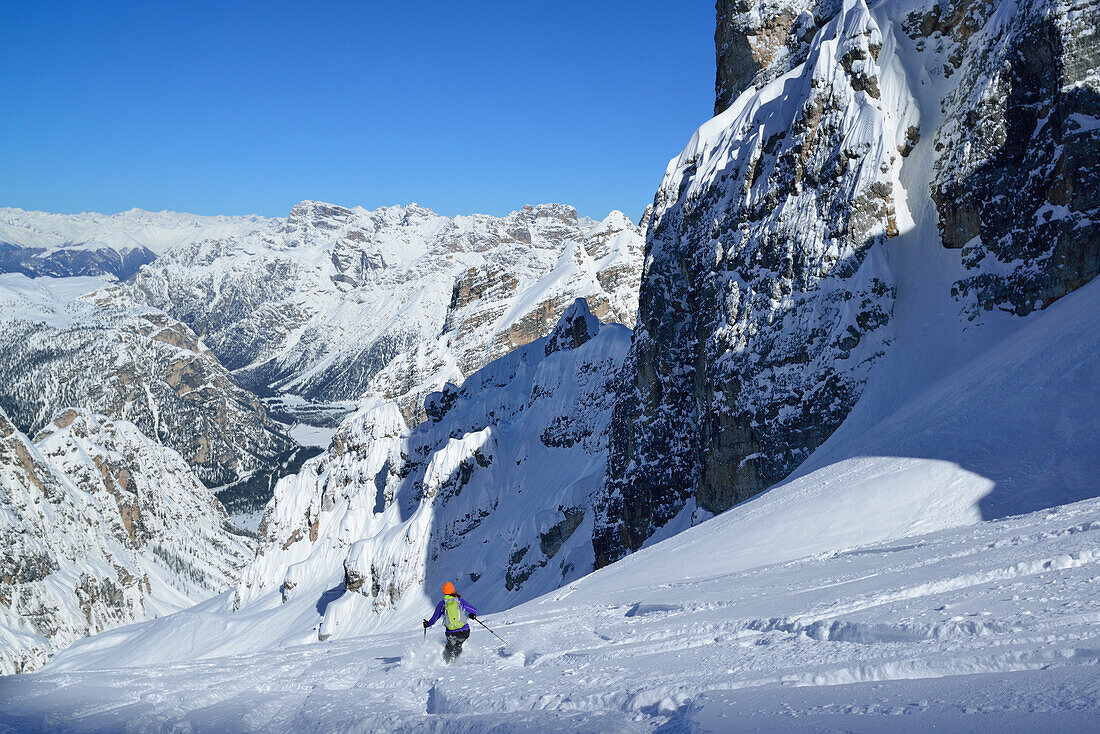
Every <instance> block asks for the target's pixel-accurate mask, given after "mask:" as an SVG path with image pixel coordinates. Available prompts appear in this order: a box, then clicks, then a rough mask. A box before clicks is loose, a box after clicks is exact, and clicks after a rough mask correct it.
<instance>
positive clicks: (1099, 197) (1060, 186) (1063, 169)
mask: <svg viewBox="0 0 1100 734" xmlns="http://www.w3.org/2000/svg"><path fill="white" fill-rule="evenodd" d="M1098 19H1100V1H1098V0H1074V1H1068V0H1067V1H1065V2H1063V1H1061V0H1050V1H1045V2H1040V1H1038V0H1036V1H1034V2H1019V3H1014V4H1013V7H1011V8H1008V7H1005V5H1004V4H1003V3H996V2H992V1H991V0H955V1H954V2H941V3H929V4H925V7H922V8H919V9H916V10H913V11H912V12H911V13H910V15H909V16H908V17H907V18H906V22H905V31H906V33H907V34H908V35H909V36H910V37H911V38H915V39H918V45H919V46H920V47H921V48H922V49H923V50H924V51H925V53H927V54H930V55H935V56H937V57H938V58H939V60H940V68H941V69H942V73H943V75H944V77H947V78H950V77H953V76H954V77H957V78H958V83H957V86H956V87H955V88H954V89H953V91H952V92H951V93H950V94H948V95H946V96H945V98H944V99H943V109H944V111H945V113H946V119H945V121H944V123H943V124H942V125H941V126H940V127H939V129H938V130H937V131H936V133H935V138H934V142H933V148H934V150H935V154H936V159H935V179H934V181H933V183H932V198H933V200H934V201H935V204H936V209H937V211H938V214H939V224H940V233H941V236H942V238H943V244H944V246H945V247H949V248H956V249H960V250H961V256H962V261H963V264H964V266H965V267H966V269H967V270H968V271H969V274H968V275H967V276H966V277H964V278H963V279H961V280H960V281H959V282H958V283H957V284H956V286H955V295H956V296H957V297H958V298H959V299H960V301H961V304H962V307H963V309H964V310H965V312H966V313H967V316H968V318H970V319H971V320H974V319H977V318H979V317H980V315H981V313H982V312H985V311H990V310H992V309H1000V310H1006V311H1010V312H1012V313H1015V314H1017V315H1020V316H1025V315H1027V314H1028V313H1030V312H1031V311H1034V310H1036V309H1041V308H1044V307H1046V306H1048V305H1050V304H1051V303H1052V302H1053V301H1055V300H1057V299H1058V298H1060V297H1061V296H1063V295H1065V294H1066V293H1069V292H1070V291H1073V290H1075V289H1077V288H1079V287H1081V286H1082V285H1084V284H1085V283H1087V282H1088V281H1090V280H1092V279H1093V278H1094V277H1096V275H1097V273H1098V272H1100V32H1098V31H1100V28H1098V26H1100V20H1098Z"/></svg>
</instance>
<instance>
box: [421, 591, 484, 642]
mask: <svg viewBox="0 0 1100 734" xmlns="http://www.w3.org/2000/svg"><path fill="white" fill-rule="evenodd" d="M448 602H450V604H451V606H452V608H451V609H447V606H448ZM459 610H461V611H463V612H465V613H466V614H473V615H476V614H477V610H476V609H474V607H473V605H471V604H469V603H468V602H467V601H466V600H465V599H463V598H462V597H461V596H450V595H447V596H444V597H443V601H441V602H439V604H437V605H436V607H435V614H433V615H432V618H431V619H429V620H428V626H429V627H431V626H432V625H433V624H435V621H436V620H437V619H439V618H440V617H443V616H444V612H446V613H447V614H446V616H445V617H444V619H443V624H444V626H445V627H446V628H447V634H451V633H457V632H469V631H470V624H469V622H467V621H466V620H464V619H462V615H461V614H460V613H459ZM458 622H462V625H461V626H455V627H452V626H451V625H452V624H453V623H454V624H457V623H458Z"/></svg>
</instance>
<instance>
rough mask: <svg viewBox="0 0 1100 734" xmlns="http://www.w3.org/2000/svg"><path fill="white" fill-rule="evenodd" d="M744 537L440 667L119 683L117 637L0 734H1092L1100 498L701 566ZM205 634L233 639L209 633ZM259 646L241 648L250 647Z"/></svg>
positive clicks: (421, 660) (688, 551)
mask: <svg viewBox="0 0 1100 734" xmlns="http://www.w3.org/2000/svg"><path fill="white" fill-rule="evenodd" d="M752 504H753V502H750V503H749V506H751V505H752ZM751 520H752V516H751V514H749V513H744V512H739V511H738V509H736V508H735V509H734V510H731V511H730V512H729V513H726V514H725V515H722V516H720V517H719V518H716V519H715V520H712V521H709V522H706V523H703V524H702V525H700V526H698V527H696V528H693V529H691V530H689V531H687V532H685V533H683V534H681V535H679V536H677V537H676V538H674V539H673V540H671V541H668V542H665V543H661V544H658V545H656V546H654V547H652V548H649V549H645V550H643V551H641V552H639V553H636V554H634V555H632V556H630V557H628V558H626V559H625V560H623V561H621V562H619V563H617V564H615V565H613V566H611V567H608V568H606V569H603V570H602V571H599V572H597V573H594V574H592V575H590V576H588V577H586V578H584V579H582V580H579V581H577V582H574V583H572V584H569V585H568V586H566V587H563V588H562V589H560V590H558V591H557V592H555V593H552V594H548V595H546V596H543V597H541V598H539V599H536V600H533V601H531V602H529V603H527V604H524V605H522V606H519V607H516V608H513V609H511V610H507V611H505V612H501V613H498V614H487V615H485V616H484V620H485V622H486V623H488V624H489V625H490V626H491V627H493V628H494V629H495V630H496V631H497V632H498V633H499V634H500V635H501V636H502V637H504V638H505V639H506V640H507V642H508V644H507V645H502V644H501V643H500V642H498V641H497V640H496V639H495V638H493V637H491V636H490V635H489V634H488V633H486V632H485V631H484V630H483V629H481V628H479V627H477V625H476V624H475V625H474V627H475V629H474V632H473V636H472V637H471V640H470V642H469V643H468V644H467V646H466V651H465V652H464V654H463V657H462V658H461V659H460V661H459V663H458V664H456V665H454V666H453V667H445V666H444V664H443V663H442V661H441V659H440V650H441V648H442V640H441V639H440V638H441V634H440V632H439V630H438V627H437V628H434V629H433V630H430V631H429V635H428V637H427V638H425V637H424V635H423V633H422V632H421V630H420V629H419V627H420V624H419V619H418V618H410V619H409V620H407V622H408V624H407V631H404V632H398V633H393V634H386V635H372V636H367V637H362V638H357V639H348V640H339V641H333V642H329V643H322V644H314V645H302V646H295V647H288V648H285V649H280V650H274V651H267V652H261V653H256V654H250V655H238V656H233V657H212V658H205V659H200V660H193V661H190V662H182V663H170V664H153V665H148V666H143V667H115V665H116V664H117V663H118V661H119V652H118V651H117V650H115V649H113V646H112V645H110V644H109V641H110V638H111V637H112V635H113V634H116V633H107V634H104V635H100V636H99V637H95V638H90V639H89V640H86V641H84V642H83V643H81V644H78V645H77V646H75V647H74V648H72V649H71V650H70V651H69V652H67V653H62V654H61V655H59V656H58V657H57V658H56V659H55V660H54V662H52V663H51V664H49V665H48V666H47V667H46V668H45V669H44V670H43V671H42V672H40V673H33V674H30V675H23V676H17V677H9V678H4V679H0V731H2V732H9V731H10V732H15V731H26V730H43V731H44V730H49V731H194V732H201V731H286V732H300V731H308V730H320V731H362V732H369V731H465V732H480V731H532V732H533V731H540V732H541V731H622V732H627V731H655V730H661V731H838V730H841V731H858V732H871V731H876V732H877V731H882V732H909V731H911V732H923V731H929V730H932V729H937V730H945V731H1053V730H1056V729H1057V730H1062V731H1088V730H1095V727H1096V726H1097V725H1098V724H1100V710H1098V704H1097V702H1098V700H1100V675H1097V673H1098V672H1100V668H1098V667H1097V661H1098V660H1100V626H1098V625H1097V622H1098V621H1100V610H1098V609H1097V608H1096V604H1095V599H1096V595H1097V588H1096V585H1097V578H1098V570H1100V569H1098V565H1097V561H1098V560H1100V544H1098V540H1100V500H1097V499H1090V500H1085V501H1082V502H1079V503H1075V504H1072V505H1066V506H1063V507H1059V508H1056V509H1053V510H1044V511H1039V512H1034V513H1031V514H1028V515H1023V516H1019V517H1013V518H1009V519H1006V520H1000V521H990V522H985V523H982V524H980V525H978V526H976V527H974V526H972V527H966V528H958V529H952V530H946V531H940V532H937V533H931V534H925V535H920V536H913V537H908V538H905V539H898V540H891V541H886V542H882V543H878V544H871V545H864V546H860V547H854V548H846V549H839V550H835V551H830V552H824V553H820V554H816V555H813V556H808V557H804V558H800V559H796V560H792V561H787V562H784V563H778V564H771V565H767V566H757V567H755V568H748V569H744V570H732V571H728V572H724V573H713V570H714V569H713V568H709V567H708V568H705V569H698V568H697V567H696V566H695V565H693V564H692V559H697V558H702V557H726V558H727V559H728V560H727V563H729V564H730V565H736V564H737V562H738V561H737V559H738V557H739V556H742V555H745V554H740V553H738V551H737V550H736V549H735V548H731V547H730V546H731V539H732V538H736V537H737V535H736V531H737V530H738V529H739V528H738V526H739V525H741V524H744V523H745V522H746V521H751ZM751 550H752V549H748V551H749V553H748V556H747V557H750V558H751ZM748 562H749V563H751V561H748ZM700 571H703V572H702V573H701V572H700ZM471 601H472V602H474V603H475V604H476V603H477V601H478V600H477V599H471ZM423 613H424V615H425V616H426V615H427V614H428V613H429V606H428V603H425V606H424V610H423ZM206 622H207V624H210V625H227V624H231V620H230V619H229V618H225V617H219V616H218V615H207V619H206ZM152 624H155V623H152ZM128 629H129V631H130V633H131V634H132V633H133V628H128ZM122 632H125V630H123V631H122ZM267 633H268V630H266V629H264V628H263V627H262V626H260V625H254V626H249V625H243V626H241V627H240V628H239V630H238V634H239V636H240V637H241V638H242V641H246V640H249V639H251V640H252V641H253V642H254V644H255V643H259V641H260V640H262V639H263V638H264V636H265V635H266V634H267ZM162 643H163V644H164V645H169V646H170V645H171V644H172V641H171V640H168V639H165V640H162ZM260 644H262V643H260ZM122 659H123V660H125V656H124V655H123V658H122Z"/></svg>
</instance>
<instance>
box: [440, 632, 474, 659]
mask: <svg viewBox="0 0 1100 734" xmlns="http://www.w3.org/2000/svg"><path fill="white" fill-rule="evenodd" d="M444 636H445V637H446V638H447V646H446V647H444V648H443V659H444V660H446V661H447V662H448V663H449V662H451V661H452V660H454V659H455V658H457V657H458V656H459V655H461V654H462V643H463V642H465V641H466V640H467V639H469V637H470V630H458V631H456V632H447V634H446V635H444Z"/></svg>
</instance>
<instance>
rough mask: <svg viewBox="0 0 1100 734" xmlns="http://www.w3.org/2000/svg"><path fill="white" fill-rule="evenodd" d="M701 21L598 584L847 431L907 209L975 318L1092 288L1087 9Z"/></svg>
mask: <svg viewBox="0 0 1100 734" xmlns="http://www.w3.org/2000/svg"><path fill="white" fill-rule="evenodd" d="M717 10H718V30H717V33H716V44H717V54H718V65H719V69H718V77H717V89H716V91H717V99H716V110H719V111H721V114H719V115H718V116H717V117H715V118H714V119H713V120H711V121H710V122H708V123H707V124H705V125H704V126H703V127H702V128H700V129H699V131H698V132H697V133H696V134H695V136H694V137H693V138H692V140H691V142H690V143H689V144H688V146H687V148H686V149H685V150H684V152H683V153H682V154H681V155H680V157H679V158H677V159H676V160H674V161H673V162H672V164H671V165H670V166H669V169H668V172H667V173H666V176H665V180H664V182H663V183H662V185H661V188H660V190H659V191H658V193H657V196H656V199H655V207H656V208H655V211H654V215H653V222H652V223H651V225H650V227H649V231H648V235H647V240H646V267H645V271H644V274H643V281H642V287H641V295H640V303H639V318H638V326H637V329H636V331H635V335H634V342H633V345H632V349H631V354H630V357H629V360H628V365H627V369H626V374H627V376H628V377H627V379H626V382H625V385H624V389H623V393H622V395H621V396H620V399H619V402H618V406H617V412H616V420H615V421H614V422H613V425H614V426H615V430H614V432H613V435H612V440H611V456H610V458H609V463H608V467H609V469H608V471H609V474H608V487H607V494H606V497H605V499H604V501H603V503H602V506H601V510H600V514H599V517H598V519H597V526H596V530H595V539H594V543H595V547H596V552H597V561H598V563H600V564H603V563H608V562H611V561H613V560H615V559H616V558H618V557H620V556H621V555H622V554H624V553H627V552H630V551H631V550H633V549H636V548H638V547H639V546H640V544H641V543H642V542H644V540H645V539H646V538H648V537H649V536H650V535H652V534H653V533H654V532H655V531H656V530H657V529H658V528H660V527H662V526H664V525H665V524H667V523H668V522H669V521H670V520H672V518H674V517H676V516H677V515H680V514H683V516H684V522H685V523H687V522H691V521H692V518H695V519H698V518H699V517H701V516H706V515H708V514H709V513H712V512H720V511H722V510H724V509H726V508H728V507H730V506H731V505H733V504H735V503H737V502H740V501H743V500H745V499H747V498H748V497H751V496H752V495H754V494H756V493H757V492H760V491H762V490H763V489H765V488H767V487H768V486H770V485H771V484H773V483H775V482H777V481H778V480H780V479H782V478H783V477H784V476H786V475H787V474H788V473H789V472H790V471H792V470H793V469H794V468H795V467H796V466H798V464H799V463H801V462H802V460H804V459H805V458H806V457H807V456H808V455H809V454H810V453H811V452H812V451H813V450H814V449H815V448H816V447H818V446H819V445H821V443H822V442H824V441H825V439H827V438H828V436H829V435H830V434H831V433H832V432H833V431H834V430H835V429H836V428H837V426H838V425H839V424H840V423H841V422H842V421H843V420H844V419H845V417H846V416H847V415H848V413H849V411H850V410H851V409H852V407H853V406H854V404H855V402H856V401H857V400H858V399H859V397H860V394H861V391H862V386H863V384H864V383H865V380H866V378H867V376H868V373H869V371H870V370H871V369H872V367H873V365H874V364H875V362H876V361H877V360H878V359H879V358H880V357H881V356H882V355H883V354H884V353H885V352H886V351H887V350H888V349H889V346H890V333H891V311H892V300H893V297H894V286H893V279H892V275H891V272H890V270H889V268H888V267H887V262H888V255H887V252H888V248H887V242H888V241H889V239H890V238H892V237H893V236H895V235H897V234H898V233H899V232H900V231H902V230H906V229H913V228H914V226H915V225H914V215H913V214H912V213H911V209H910V207H909V206H908V204H909V203H910V202H912V201H914V200H916V201H917V202H918V204H917V208H918V209H919V210H920V212H921V214H920V215H919V216H921V217H924V216H925V214H924V212H925V211H934V212H935V216H936V218H937V220H938V225H939V233H940V237H941V239H942V243H943V245H944V246H946V247H949V248H960V249H961V272H967V271H968V274H966V275H964V276H963V277H962V278H960V279H959V280H958V281H957V282H956V283H955V285H954V289H953V295H954V297H956V298H957V299H959V303H960V306H961V309H962V310H963V312H964V313H965V314H966V317H967V318H970V319H975V318H978V316H979V315H980V314H982V313H984V312H986V311H988V310H990V309H993V308H997V309H1001V310H1006V311H1010V312H1012V313H1015V314H1018V315H1021V316H1022V315H1026V314H1027V313H1028V312H1030V311H1031V310H1033V309H1035V308H1041V307H1043V306H1045V305H1047V304H1049V303H1050V302H1051V301H1053V300H1054V299H1056V298H1058V297H1059V296H1060V295H1063V294H1065V293H1067V292H1069V291H1070V290H1073V289H1074V288H1077V287H1079V286H1080V285H1082V284H1083V283H1085V282H1088V281H1089V280H1090V279H1092V278H1093V277H1095V275H1096V273H1097V235H1096V226H1097V225H1096V222H1097V221H1100V220H1098V219H1097V216H1096V205H1097V199H1096V192H1097V191H1098V190H1100V188H1098V186H1097V183H1098V182H1097V180H1096V176H1097V170H1098V168H1097V166H1098V165H1100V163H1098V161H1100V157H1098V156H1097V145H1098V144H1100V143H1098V140H1100V115H1098V113H1097V108H1096V100H1097V86H1098V83H1100V72H1098V63H1097V58H1098V52H1097V43H1098V39H1100V36H1098V35H1097V32H1096V25H1097V18H1098V17H1100V12H1097V3H1096V2H1095V0H1075V1H1072V2H1071V1H1069V0H1066V1H1065V2H1061V1H1057V2H1056V1H1054V0H1033V1H1032V2H1018V3H994V2H981V1H967V0H959V1H958V2H933V1H932V0H928V1H927V2H925V1H922V0H910V1H909V2H870V3H868V2H863V0H843V2H826V1H824V0H823V1H821V2H810V1H808V0H772V1H770V2H767V3H741V2H737V1H735V0H728V1H727V0H720V1H719V2H718V3H717ZM922 141H923V142H922ZM903 165H905V166H910V168H909V169H907V170H910V171H913V170H920V171H931V173H930V175H929V176H927V177H925V178H923V179H922V174H913V175H910V176H909V177H908V180H930V182H931V183H930V190H929V191H924V190H912V191H907V190H905V188H904V187H903V186H902V184H901V180H902V179H901V175H900V172H901V169H902V166H903ZM929 197H930V198H931V201H930V202H929ZM925 202H929V203H931V204H934V207H935V208H934V209H931V207H929V206H926V205H925ZM922 221H923V220H922ZM922 231H923V230H922ZM950 297H951V294H947V293H945V294H944V298H945V299H947V298H950Z"/></svg>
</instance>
